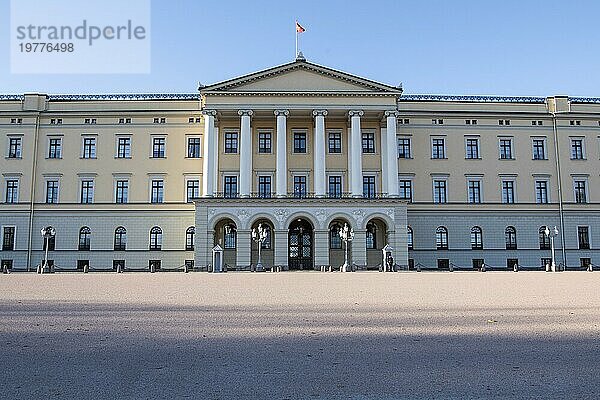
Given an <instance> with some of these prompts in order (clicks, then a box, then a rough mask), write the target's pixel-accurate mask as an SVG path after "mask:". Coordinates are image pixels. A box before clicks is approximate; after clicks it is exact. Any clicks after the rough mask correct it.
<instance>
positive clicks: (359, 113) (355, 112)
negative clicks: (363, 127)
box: [348, 110, 365, 117]
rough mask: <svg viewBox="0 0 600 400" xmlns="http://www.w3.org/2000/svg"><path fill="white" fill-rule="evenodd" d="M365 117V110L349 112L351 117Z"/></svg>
mask: <svg viewBox="0 0 600 400" xmlns="http://www.w3.org/2000/svg"><path fill="white" fill-rule="evenodd" d="M363 115H365V112H364V111H363V110H350V111H348V116H349V117H362V116H363Z"/></svg>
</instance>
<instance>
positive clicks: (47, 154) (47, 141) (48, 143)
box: [45, 135, 83, 160]
mask: <svg viewBox="0 0 600 400" xmlns="http://www.w3.org/2000/svg"><path fill="white" fill-rule="evenodd" d="M52 139H58V140H60V147H59V148H60V157H54V158H51V157H50V140H52ZM63 139H64V135H48V136H47V140H46V143H47V146H46V154H45V158H46V159H47V160H62V158H63V144H64V140H63ZM81 143H82V149H83V140H82V142H81ZM82 153H83V150H82Z"/></svg>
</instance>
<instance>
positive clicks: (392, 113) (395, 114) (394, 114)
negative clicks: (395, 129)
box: [384, 110, 400, 118]
mask: <svg viewBox="0 0 600 400" xmlns="http://www.w3.org/2000/svg"><path fill="white" fill-rule="evenodd" d="M384 115H385V116H386V118H389V117H395V118H398V117H399V116H400V113H399V112H398V111H396V110H394V111H386V112H385V113H384Z"/></svg>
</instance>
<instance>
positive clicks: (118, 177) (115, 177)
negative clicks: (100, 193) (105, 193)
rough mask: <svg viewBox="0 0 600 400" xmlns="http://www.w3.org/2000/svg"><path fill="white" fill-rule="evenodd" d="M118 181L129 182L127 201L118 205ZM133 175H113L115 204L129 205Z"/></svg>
mask: <svg viewBox="0 0 600 400" xmlns="http://www.w3.org/2000/svg"><path fill="white" fill-rule="evenodd" d="M117 181H127V201H125V202H123V203H117ZM130 195H131V175H113V204H128V203H129V200H130V198H131V196H130Z"/></svg>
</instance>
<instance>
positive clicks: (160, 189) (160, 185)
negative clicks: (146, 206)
mask: <svg viewBox="0 0 600 400" xmlns="http://www.w3.org/2000/svg"><path fill="white" fill-rule="evenodd" d="M164 193H165V181H163V180H162V179H153V180H152V188H151V193H150V202H151V203H162V202H163V201H164Z"/></svg>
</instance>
